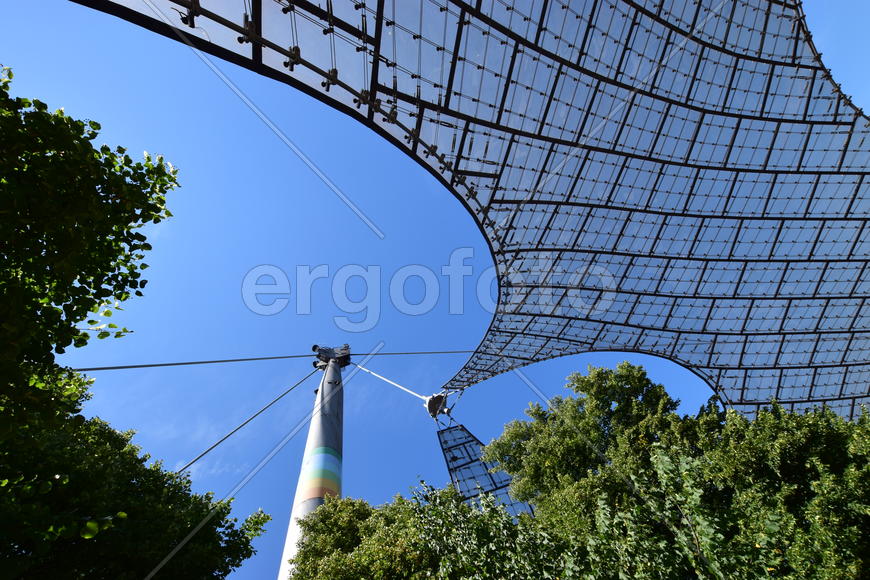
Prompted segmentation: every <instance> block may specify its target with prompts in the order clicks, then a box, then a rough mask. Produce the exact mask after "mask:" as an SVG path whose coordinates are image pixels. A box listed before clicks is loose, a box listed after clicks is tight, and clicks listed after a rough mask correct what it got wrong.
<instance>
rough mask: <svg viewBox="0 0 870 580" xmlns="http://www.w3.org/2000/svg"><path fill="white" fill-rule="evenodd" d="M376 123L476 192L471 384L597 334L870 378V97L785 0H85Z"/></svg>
mask: <svg viewBox="0 0 870 580" xmlns="http://www.w3.org/2000/svg"><path fill="white" fill-rule="evenodd" d="M75 1H77V2H79V3H81V4H85V5H89V6H92V7H94V8H97V9H99V10H102V11H104V12H108V13H112V14H115V15H117V16H120V17H121V18H125V19H127V20H129V21H132V22H134V23H136V24H139V25H141V26H144V27H146V28H149V29H151V30H153V31H155V32H158V33H160V34H164V35H166V36H168V37H170V38H174V39H177V40H178V39H182V36H181V35H184V36H183V38H184V39H186V41H187V42H189V43H191V44H193V45H194V46H196V47H197V48H200V49H203V50H205V51H207V52H209V53H212V54H214V55H216V56H218V57H220V58H223V59H226V60H228V61H231V62H234V63H236V64H239V65H241V66H244V67H247V68H249V69H251V70H254V71H256V72H258V73H261V74H263V75H266V76H268V77H271V78H273V79H277V80H280V81H282V82H285V83H287V84H289V85H292V86H294V87H296V88H298V89H300V90H302V91H304V92H305V93H307V94H309V95H312V96H314V97H316V98H318V99H320V100H322V101H324V102H326V103H328V104H329V105H331V106H333V107H334V108H336V109H338V110H340V111H342V112H344V113H346V114H348V115H350V116H351V117H353V118H355V119H357V120H358V121H360V122H361V123H364V124H365V125H367V126H369V127H370V128H372V129H373V130H375V131H376V132H378V133H379V134H381V135H382V136H384V137H385V138H387V139H388V140H390V141H391V142H392V143H393V144H395V145H396V146H397V147H398V148H399V149H401V150H402V151H404V152H405V153H407V154H408V155H409V156H410V157H411V158H413V159H414V160H416V161H417V162H418V163H420V164H421V165H422V166H423V167H425V168H426V169H428V170H429V171H430V172H431V173H432V174H433V175H434V176H435V177H436V178H438V179H439V180H440V181H441V183H442V184H443V185H444V186H445V187H446V188H447V189H448V190H450V191H451V192H452V193H453V194H454V195H455V196H456V197H457V198H458V199H459V200H460V201H461V202H462V203H463V204H464V205H465V207H466V208H467V209H468V211H469V212H471V214H472V215H473V216H474V218H475V220H477V223H478V224H479V226H480V229H481V231H482V233H483V235H484V236H485V238H486V239H487V241H488V243H489V245H490V248H491V250H492V254H493V257H494V260H495V263H496V266H497V269H498V273H499V274H498V280H499V299H498V307H497V311H496V314H495V316H494V319H493V321H492V324H491V326H490V328H489V330H488V332H487V334H486V336H485V338H484V340H483V342H482V343H481V345H480V346H479V348H478V349H477V352H476V353H475V354H474V355H473V356H472V357H471V358H470V360H469V361H468V362H467V364H466V365H465V366H464V367H463V368H462V369H461V370H460V372H459V373H458V374H457V375H456V376H455V377H454V378H453V379H452V380H451V381H450V382H449V383H448V385H447V387H448V388H449V389H462V388H464V387H466V386H468V385H471V384H473V383H476V382H479V381H481V380H484V379H486V378H488V377H491V376H493V375H495V374H497V373H501V372H504V371H507V370H509V369H511V368H515V367H518V366H521V365H525V364H528V363H531V362H534V361H539V360H544V359H547V358H551V357H555V356H561V355H566V354H573V353H579V352H587V351H594V350H621V351H637V352H645V353H651V354H656V355H659V356H662V357H666V358H669V359H671V360H674V361H677V362H679V363H681V364H682V365H684V366H686V367H688V368H690V369H692V370H693V371H694V372H695V373H696V374H698V375H699V376H701V377H703V378H704V379H705V380H706V381H707V382H708V384H710V385H711V386H712V387H713V388H714V389H716V390H717V391H718V392H719V393H720V395H721V396H722V397H723V398H724V399H725V400H726V401H727V402H728V403H729V404H730V405H732V406H733V407H735V408H737V409H740V410H742V411H744V412H748V413H751V412H753V411H754V410H755V409H756V408H757V406H758V405H761V404H764V403H765V402H766V401H768V400H769V399H770V398H773V397H775V398H776V399H778V400H780V401H781V402H783V403H784V404H786V405H787V406H790V407H791V408H801V407H805V406H810V405H815V404H819V403H821V402H824V403H826V404H827V405H829V406H831V407H833V408H835V409H836V410H837V411H838V412H839V413H841V414H843V415H845V416H847V417H851V416H854V414H855V413H856V408H857V405H858V404H859V403H862V402H867V401H868V400H870V397H868V383H870V351H868V349H870V325H868V322H870V306H868V304H867V296H868V291H870V271H868V268H867V262H868V251H870V228H867V227H866V225H867V218H868V212H870V195H868V188H870V182H868V179H867V173H868V161H870V141H868V140H867V136H868V132H870V129H868V119H867V117H865V116H864V115H863V113H862V112H861V111H860V110H858V109H857V108H856V107H855V106H853V104H852V103H851V102H850V101H849V99H848V98H847V97H845V96H844V95H843V94H842V93H841V91H840V90H839V88H838V86H837V85H836V84H835V83H834V82H833V81H832V79H831V77H830V73H829V71H828V70H827V69H826V68H825V67H824V65H823V64H822V62H821V60H820V57H819V54H818V53H817V52H816V50H815V48H814V47H813V44H812V41H811V38H810V34H809V32H808V30H807V26H806V23H805V19H804V15H803V12H802V10H801V7H800V4H799V3H793V2H788V1H785V0H697V1H677V0H586V1H576V2H566V1H559V0H533V1H518V2H513V1H511V0H476V1H467V2H466V1H462V0H368V1H367V2H366V1H349V0H328V1H323V2H319V3H315V2H309V1H303V0H293V1H289V2H288V1H287V0H282V1H280V2H276V1H273V0H245V1H243V0H147V1H146V2H140V1H136V0H125V1H119V2H112V1H107V0H75Z"/></svg>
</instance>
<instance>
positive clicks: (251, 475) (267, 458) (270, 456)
mask: <svg viewBox="0 0 870 580" xmlns="http://www.w3.org/2000/svg"><path fill="white" fill-rule="evenodd" d="M383 344H384V343H383V342H381V343H380V344H379V345H378V346H376V347H375V348H380V347H381V346H383ZM375 354H376V353H369V354H368V355H365V356H366V357H368V358H365V359H364V362H368V360H369V358H370V357H372V356H374V355H375ZM354 374H355V373H354V372H350V373H348V376H347V377H346V378H345V379H343V380H342V381H341V383H340V384H339V386H338V389H336V390H334V391H331V392H330V393H329V394H328V395H327V396H326V397H325V398H324V399H323V400H322V401H320V402H319V403H316V404H315V406H314V409H313V410H312V411H311V412H309V413H308V414H307V415H306V416H305V417H303V418H302V419H301V420H300V421H299V422H298V423H296V425H295V426H294V427H293V429H291V430H290V432H288V433H287V435H285V436H284V438H283V439H281V441H279V442H278V444H277V445H275V446H274V447H273V448H272V450H271V451H269V452H268V453H267V454H266V455H265V456H264V457H263V458H262V459H261V460H260V462H259V463H257V465H256V466H254V468H253V469H251V470H250V471H249V472H248V473H247V475H245V476H244V477H243V478H242V479H241V480H239V482H238V483H237V484H236V485H235V487H233V489H231V490H230V491H229V492H227V493H226V494H225V495H224V496H223V498H221V500H220V501H218V502H216V503H217V504H220V503H221V502H223V501H225V500H226V499H227V498H230V497H233V496H235V495H236V494H237V493H238V492H239V491H241V490H242V489H243V488H244V487H245V486H246V485H248V483H249V482H250V481H251V480H252V479H253V478H254V476H255V475H257V474H258V473H259V472H260V470H261V469H263V468H264V467H265V466H266V465H267V464H268V463H269V462H270V461H272V459H273V458H274V457H275V455H277V454H278V452H279V451H281V450H282V449H283V448H284V446H285V445H287V444H288V443H289V442H290V441H291V440H292V439H293V438H294V437H295V436H296V434H297V433H299V431H301V430H302V428H303V427H304V426H305V424H306V423H308V421H310V420H311V418H312V417H313V416H314V415H315V414H316V413H317V412H318V411H319V410H320V409H321V408H322V407H323V406H324V405H325V404H326V403H328V402H329V400H330V399H331V398H332V397H333V396H335V394H336V393H339V392H341V391H342V390H343V389H344V385H346V384H347V383H348V382H349V381H350V379H352V378H353V376H354ZM324 376H325V375H324ZM218 507H219V505H215V506H214V507H213V508H212V509H211V511H209V512H208V514H206V516H205V517H204V518H202V520H200V522H199V523H198V524H197V525H196V526H194V527H193V529H191V530H190V532H188V534H187V535H186V536H185V537H184V538H183V539H182V540H181V541H180V542H178V544H176V545H175V547H174V548H172V550H170V552H169V553H168V554H166V556H165V557H164V558H163V559H162V560H161V561H160V563H159V564H157V566H155V567H154V569H153V570H151V572H149V574H148V575H147V576H146V577H145V580H150V579H151V578H153V577H154V575H155V574H157V573H158V572H159V571H160V570H161V569H162V568H163V567H164V566H165V565H166V563H167V562H169V561H170V560H171V559H172V558H173V557H174V556H175V554H177V553H178V551H179V550H181V549H182V548H183V547H184V546H185V545H187V543H188V542H189V541H190V539H191V538H192V537H193V536H195V535H196V534H197V532H199V530H201V529H202V527H203V526H204V525H205V524H206V523H208V521H209V520H211V519H212V518H213V517H214V516H215V514H216V513H217V510H218Z"/></svg>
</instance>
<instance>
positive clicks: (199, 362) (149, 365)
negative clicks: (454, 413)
mask: <svg viewBox="0 0 870 580" xmlns="http://www.w3.org/2000/svg"><path fill="white" fill-rule="evenodd" d="M473 352H474V351H473V350H421V351H411V352H367V353H359V354H357V356H398V355H430V354H471V353H473ZM310 356H314V355H313V354H310V353H309V354H287V355H281V356H258V357H250V358H225V359H219V360H195V361H184V362H164V363H147V364H139V365H117V366H110V367H86V368H79V369H73V370H74V371H76V372H80V373H83V372H89V371H119V370H127V369H148V368H156V367H180V366H187V365H210V364H223V363H236V362H249V361H258V360H281V359H291V358H306V357H310Z"/></svg>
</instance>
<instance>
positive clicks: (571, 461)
mask: <svg viewBox="0 0 870 580" xmlns="http://www.w3.org/2000/svg"><path fill="white" fill-rule="evenodd" d="M569 381H570V382H569V385H568V387H569V388H570V389H571V390H572V391H573V393H574V396H571V397H564V398H563V397H557V398H555V399H553V400H552V401H550V403H549V405H548V407H547V408H544V407H542V406H541V405H537V404H535V405H532V406H531V407H530V408H529V410H528V415H529V417H530V419H531V420H530V421H515V422H512V423H510V424H509V425H507V426H506V428H505V431H504V433H503V434H502V436H501V437H499V438H498V439H496V440H495V441H494V442H492V443H491V444H490V445H489V446H487V448H486V450H485V454H484V458H485V460H487V461H491V462H494V463H495V464H496V465H497V466H498V467H500V468H501V469H504V470H505V471H507V472H508V473H509V474H510V475H511V476H512V477H513V483H512V486H511V491H512V495H514V497H516V498H517V499H520V500H524V501H529V502H531V503H532V504H533V505H534V507H535V517H534V518H532V517H529V516H522V517H520V518H519V519H518V521H516V522H514V521H513V520H511V518H510V517H509V516H508V515H507V514H506V513H505V512H504V511H503V510H501V509H500V508H499V507H498V506H496V505H493V504H492V500H488V501H490V503H489V504H487V503H484V505H483V506H480V507H478V508H477V509H475V508H472V507H469V506H467V505H465V504H463V503H462V502H460V501H459V499H458V498H457V496H456V495H455V494H453V495H450V493H449V492H435V491H433V490H428V489H426V488H424V491H423V492H418V493H417V494H416V495H415V496H414V497H413V499H412V500H411V501H410V502H409V501H408V500H403V499H397V500H396V501H395V502H393V503H392V504H388V505H385V506H381V507H378V508H371V507H367V508H360V507H359V506H358V505H357V504H354V505H355V506H356V507H355V508H354V510H353V511H352V510H349V509H347V507H348V506H349V505H351V504H350V503H349V502H352V501H353V500H342V501H341V502H338V501H335V502H331V503H329V504H328V506H329V507H326V508H319V509H318V510H315V511H314V512H313V513H312V514H311V515H310V516H309V517H308V518H307V520H303V522H302V529H303V535H302V541H301V543H300V550H299V553H298V556H297V560H296V563H297V568H296V572H295V574H294V576H293V577H294V578H296V579H309V578H327V577H330V576H329V574H325V573H324V572H325V570H323V569H320V568H316V567H312V565H311V564H312V562H313V561H314V560H318V561H321V562H337V563H339V564H338V566H337V568H340V569H348V570H361V569H364V568H354V566H362V565H369V566H371V563H370V561H369V560H366V559H365V556H364V555H365V554H377V553H379V551H380V550H384V551H385V553H387V554H390V557H389V561H390V566H391V567H388V568H384V569H379V568H372V569H375V570H378V574H380V575H377V574H376V575H374V576H372V577H384V578H387V577H421V578H422V577H435V578H500V577H510V578H662V579H664V578H758V577H768V576H769V577H783V578H795V579H797V578H825V579H832V580H833V579H835V578H837V579H840V578H862V577H866V576H867V574H868V569H870V568H868V565H870V562H868V559H870V535H868V532H870V465H868V454H870V417H868V415H867V414H866V413H864V414H862V416H861V417H860V418H859V419H858V421H856V422H854V423H851V422H848V421H846V420H844V419H842V418H840V417H839V416H837V415H836V414H835V413H833V412H832V411H830V410H828V409H817V410H814V411H811V412H807V413H805V414H796V413H789V412H786V411H785V410H783V409H782V408H781V407H779V406H777V405H775V404H774V405H772V407H771V408H770V409H768V410H763V411H761V412H759V414H758V416H757V417H756V418H755V419H753V420H750V419H747V418H745V417H743V416H741V415H739V414H738V413H736V412H734V411H727V412H726V411H723V410H722V409H721V408H720V407H719V405H718V403H717V401H716V400H715V398H712V399H711V400H710V401H709V402H708V403H707V404H706V405H705V406H703V407H702V408H701V409H700V410H699V412H698V413H697V414H695V415H694V416H679V415H677V414H676V412H675V411H676V408H677V404H678V402H677V401H675V400H673V399H671V398H670V397H669V396H668V394H667V393H666V391H665V389H664V387H662V386H661V385H657V384H655V383H653V382H652V381H650V380H649V378H648V377H647V375H646V373H645V372H644V371H643V369H642V368H640V367H637V366H632V365H630V364H627V363H623V364H621V365H619V366H618V367H617V368H616V369H615V370H612V369H602V368H592V369H590V371H589V373H588V374H587V375H579V374H575V375H572V376H571V377H570V379H569ZM421 493H422V495H421ZM439 494H445V495H439ZM433 498H434V499H433ZM445 498H446V499H445ZM450 498H452V501H447V500H449V499H450ZM342 502H345V503H342ZM409 506H410V507H409ZM403 510H404V511H403ZM397 512H398V513H408V514H410V515H408V516H406V517H404V519H403V518H397V517H393V518H391V517H388V514H394V513H397ZM337 522H340V523H337ZM469 527H470V528H471V529H473V530H474V532H473V533H465V532H463V530H467V529H469ZM347 529H353V530H355V532H354V533H353V534H347V535H343V534H344V532H343V531H342V530H347ZM331 533H332V534H339V535H341V536H342V537H344V538H345V540H346V541H345V543H343V544H340V545H339V544H337V543H336V542H335V541H334V540H331V539H330V536H329V534H331ZM400 542H402V544H400ZM399 545H405V546H410V547H411V548H409V553H411V554H414V557H408V556H405V557H394V555H393V554H392V552H390V550H394V549H396V547H397V546H399ZM314 546H317V548H316V550H314V548H313V547H314ZM329 572H330V573H331V572H332V569H330V570H329Z"/></svg>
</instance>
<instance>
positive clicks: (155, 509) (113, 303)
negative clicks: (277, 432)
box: [0, 69, 269, 579]
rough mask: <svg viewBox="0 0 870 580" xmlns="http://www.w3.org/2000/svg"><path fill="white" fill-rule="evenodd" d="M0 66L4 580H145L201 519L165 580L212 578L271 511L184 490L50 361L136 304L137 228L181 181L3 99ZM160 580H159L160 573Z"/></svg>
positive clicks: (140, 241)
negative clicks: (90, 410)
mask: <svg viewBox="0 0 870 580" xmlns="http://www.w3.org/2000/svg"><path fill="white" fill-rule="evenodd" d="M11 78H12V74H11V72H10V71H9V70H8V69H0V240H2V246H0V522H2V526H0V577H3V578H6V577H23V578H84V577H87V578H112V579H116V578H137V579H138V578H143V577H145V576H146V575H147V574H148V573H149V572H151V570H152V569H153V568H154V567H155V566H156V565H157V564H158V563H159V562H160V561H161V560H162V559H163V558H164V557H165V556H166V555H167V554H168V553H169V552H170V551H171V550H172V549H173V548H174V547H175V546H176V545H177V544H178V543H179V542H180V541H181V540H182V539H183V538H184V537H185V536H187V535H188V533H189V531H190V530H191V529H193V528H194V527H196V526H197V525H198V524H200V522H202V521H203V520H205V523H204V525H203V526H202V528H201V529H200V530H199V532H198V533H197V534H196V535H194V536H193V538H192V539H191V540H190V542H189V543H188V544H187V545H186V546H185V547H184V548H182V549H181V550H180V551H179V552H178V553H177V555H176V556H175V557H174V558H173V559H172V560H171V561H170V562H169V564H167V566H166V567H165V568H164V571H163V572H162V575H163V577H174V578H221V577H224V576H226V575H227V574H228V573H229V572H230V571H231V570H233V569H234V568H236V567H238V566H239V565H240V564H241V562H242V561H243V560H244V559H245V558H248V557H249V556H250V555H251V554H253V552H254V550H253V547H252V545H251V541H252V539H253V538H254V537H255V536H257V535H259V534H260V533H261V532H262V530H263V526H264V525H265V523H266V522H267V521H268V519H269V518H268V516H266V515H265V514H263V513H262V512H256V513H254V514H252V515H251V516H249V517H248V518H247V519H246V520H245V521H244V522H242V523H239V522H237V521H236V520H235V519H234V518H231V517H230V515H229V514H230V502H229V501H223V502H216V501H214V499H213V497H212V495H211V494H196V493H193V492H192V491H191V488H190V480H189V479H188V478H187V477H186V476H182V475H179V474H176V473H172V472H170V471H167V470H165V469H163V467H162V465H161V464H160V463H159V462H155V463H152V464H150V465H149V459H150V458H149V456H148V455H144V454H142V453H141V452H140V449H139V448H138V447H136V446H135V445H133V444H132V443H131V437H132V433H121V432H118V431H116V430H114V429H112V428H111V427H109V425H107V424H106V423H105V422H103V421H101V420H99V419H90V420H88V419H86V418H85V417H84V416H83V415H82V414H81V406H82V403H83V402H84V401H85V400H86V399H87V398H88V385H89V384H90V380H88V379H86V378H85V377H83V376H81V375H79V374H77V373H75V372H73V371H71V370H69V369H64V368H61V367H60V366H58V365H57V364H55V363H54V354H55V353H62V352H63V351H64V349H65V348H66V347H68V346H69V345H71V344H72V345H74V346H83V345H85V344H86V343H87V340H88V338H89V336H91V335H96V336H97V337H98V338H106V337H109V336H119V335H122V334H123V333H124V332H125V329H119V328H118V327H117V326H116V325H114V324H112V323H109V322H106V321H105V319H106V318H108V317H110V316H111V314H112V311H113V310H115V309H117V308H118V304H119V303H120V302H121V301H123V300H126V299H127V298H129V297H130V296H131V295H133V294H135V295H141V293H142V292H141V289H142V288H143V287H144V286H145V281H144V280H143V279H142V277H141V270H143V269H144V268H145V267H146V265H145V264H144V263H142V259H143V258H144V254H145V252H146V251H147V250H149V249H150V246H149V245H148V243H147V241H146V239H145V236H144V234H142V233H141V231H139V230H140V229H141V227H142V226H143V225H144V224H146V223H157V222H159V221H161V220H162V219H164V218H166V217H169V215H170V213H169V211H168V210H167V209H166V205H165V195H166V193H167V192H168V191H169V190H171V189H173V188H174V187H175V186H176V185H177V184H176V171H175V169H173V168H172V167H171V166H170V165H168V164H166V163H165V162H164V161H163V160H162V159H161V158H160V157H151V156H148V155H147V154H146V156H145V159H144V161H142V162H134V161H133V159H131V158H130V156H129V155H127V153H126V152H125V151H124V149H123V148H116V149H114V150H112V149H110V148H109V147H107V146H105V145H103V146H99V147H97V146H95V145H94V143H93V141H94V140H95V139H96V137H97V131H98V130H99V129H100V127H99V125H98V124H97V123H96V122H93V121H87V122H85V121H79V120H76V119H73V118H71V117H68V116H67V115H65V114H64V113H63V112H62V111H55V112H51V111H49V110H48V107H47V106H46V105H45V104H44V103H42V102H40V101H36V100H33V101H31V100H28V99H24V98H20V97H12V96H11V95H10V93H9V88H10V82H11ZM158 577H160V576H158Z"/></svg>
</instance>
